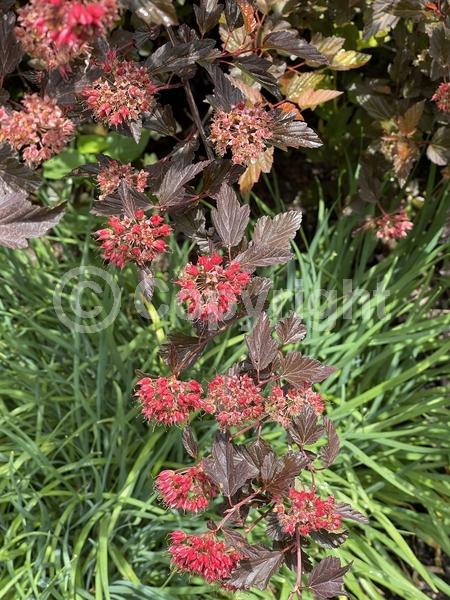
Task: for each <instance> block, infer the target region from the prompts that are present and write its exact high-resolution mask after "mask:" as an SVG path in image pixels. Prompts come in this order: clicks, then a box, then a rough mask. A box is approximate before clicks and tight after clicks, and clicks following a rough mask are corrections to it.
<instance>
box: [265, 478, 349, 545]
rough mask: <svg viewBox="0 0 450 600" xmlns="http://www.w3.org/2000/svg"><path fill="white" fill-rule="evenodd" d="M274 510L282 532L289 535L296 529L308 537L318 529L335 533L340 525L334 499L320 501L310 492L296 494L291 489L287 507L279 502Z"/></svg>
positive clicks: (339, 516) (295, 491) (339, 517)
mask: <svg viewBox="0 0 450 600" xmlns="http://www.w3.org/2000/svg"><path fill="white" fill-rule="evenodd" d="M274 510H275V512H276V513H277V514H278V521H279V523H280V525H281V528H282V529H283V531H284V532H285V533H289V534H291V535H292V534H294V533H295V531H296V530H297V528H298V531H299V532H300V534H301V535H308V534H310V533H311V532H312V531H317V530H318V529H326V530H327V531H336V530H338V529H340V528H341V524H342V517H341V515H339V514H337V513H336V512H335V501H334V497H333V496H329V497H328V498H327V499H325V500H322V498H320V497H319V496H317V494H316V493H315V492H314V491H312V490H309V491H306V490H305V491H301V492H298V491H297V490H293V489H291V490H290V491H289V496H288V500H287V506H285V504H284V503H283V502H279V503H278V504H277V505H276V506H275V509H274Z"/></svg>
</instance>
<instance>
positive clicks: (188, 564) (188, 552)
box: [169, 530, 241, 583]
mask: <svg viewBox="0 0 450 600" xmlns="http://www.w3.org/2000/svg"><path fill="white" fill-rule="evenodd" d="M170 540H171V545H170V546H169V552H170V553H171V555H172V565H173V566H174V567H176V568H177V569H180V570H181V571H187V572H188V573H195V574H197V575H201V576H202V577H203V578H204V579H206V581H207V582H208V583H212V582H214V581H222V580H224V579H228V578H229V577H230V575H231V572H232V571H233V570H234V568H235V567H236V565H237V563H238V562H239V560H240V558H241V556H240V554H239V552H237V551H236V550H234V549H233V548H230V547H228V546H226V545H225V543H224V542H222V541H221V540H220V539H218V538H217V537H216V536H215V535H214V534H213V533H211V532H208V533H203V534H200V535H189V534H187V533H184V531H179V530H177V531H174V532H172V533H171V534H170Z"/></svg>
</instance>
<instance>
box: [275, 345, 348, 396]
mask: <svg viewBox="0 0 450 600" xmlns="http://www.w3.org/2000/svg"><path fill="white" fill-rule="evenodd" d="M335 370H336V369H334V367H328V366H326V365H324V364H323V363H321V362H319V361H318V360H316V359H315V358H311V357H310V356H303V355H302V354H300V352H297V351H293V352H288V353H287V354H286V356H282V357H280V375H281V377H283V379H285V380H286V381H288V382H289V383H290V384H292V385H293V386H296V387H298V386H301V385H303V384H304V383H319V382H320V381H323V380H324V379H325V378H326V377H328V376H329V375H331V374H332V373H334V371H335Z"/></svg>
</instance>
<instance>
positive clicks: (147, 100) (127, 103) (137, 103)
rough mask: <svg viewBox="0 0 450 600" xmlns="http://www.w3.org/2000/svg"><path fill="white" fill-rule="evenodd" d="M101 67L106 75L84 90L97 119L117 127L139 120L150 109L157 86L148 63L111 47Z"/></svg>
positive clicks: (87, 101)
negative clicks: (121, 56)
mask: <svg viewBox="0 0 450 600" xmlns="http://www.w3.org/2000/svg"><path fill="white" fill-rule="evenodd" d="M102 69H103V73H104V76H102V77H99V78H98V79H96V80H95V81H94V82H93V83H92V84H91V85H89V86H87V87H85V88H84V90H83V91H82V92H81V95H82V96H83V97H84V98H85V99H86V104H87V106H88V108H89V109H90V110H91V111H92V112H93V113H94V116H95V118H96V119H97V120H99V121H103V122H104V123H105V124H106V125H111V126H113V127H117V126H118V125H121V124H122V123H131V122H133V121H136V120H137V119H139V117H140V116H141V114H142V113H144V112H147V111H149V110H150V108H151V107H152V105H153V103H154V96H155V92H156V89H157V88H156V85H155V84H154V83H153V81H152V80H151V78H150V75H149V73H148V70H147V69H146V67H144V66H142V65H139V64H138V63H136V62H134V61H132V60H119V59H118V58H117V55H116V53H115V52H114V51H110V52H109V53H108V57H107V59H106V61H105V62H104V63H103V65H102Z"/></svg>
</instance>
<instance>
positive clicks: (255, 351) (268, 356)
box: [245, 313, 278, 371]
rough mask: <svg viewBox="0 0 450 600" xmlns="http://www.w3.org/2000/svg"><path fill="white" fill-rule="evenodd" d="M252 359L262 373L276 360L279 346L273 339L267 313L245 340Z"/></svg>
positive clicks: (261, 317)
mask: <svg viewBox="0 0 450 600" xmlns="http://www.w3.org/2000/svg"><path fill="white" fill-rule="evenodd" d="M245 342H246V344H247V348H248V351H249V355H250V359H251V361H252V364H253V366H254V367H255V369H256V370H257V371H262V370H263V369H264V368H265V367H267V366H268V365H270V363H271V362H272V361H273V360H274V358H275V357H276V355H277V351H278V344H277V343H276V341H275V340H274V339H273V337H272V329H271V327H270V322H269V319H268V317H267V315H266V313H263V314H262V315H261V316H260V318H259V319H258V321H257V322H256V325H255V326H254V327H253V330H252V332H251V333H250V335H248V336H247V337H246V338H245Z"/></svg>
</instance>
